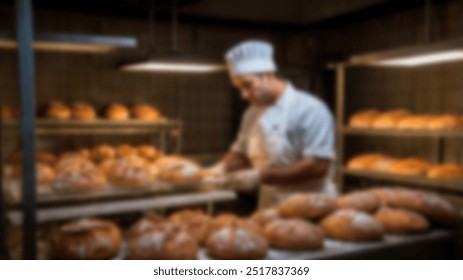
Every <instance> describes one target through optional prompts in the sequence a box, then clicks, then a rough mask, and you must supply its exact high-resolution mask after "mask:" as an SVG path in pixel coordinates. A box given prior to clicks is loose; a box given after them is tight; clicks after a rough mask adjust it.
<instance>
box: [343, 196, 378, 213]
mask: <svg viewBox="0 0 463 280" xmlns="http://www.w3.org/2000/svg"><path fill="white" fill-rule="evenodd" d="M379 206H380V204H379V200H378V199H377V198H376V196H375V195H373V194H372V193H370V192H368V191H356V192H352V193H348V194H345V195H342V196H340V197H338V198H337V199H336V208H338V209H354V210H357V211H361V212H367V213H372V212H374V211H376V210H377V209H378V208H379Z"/></svg>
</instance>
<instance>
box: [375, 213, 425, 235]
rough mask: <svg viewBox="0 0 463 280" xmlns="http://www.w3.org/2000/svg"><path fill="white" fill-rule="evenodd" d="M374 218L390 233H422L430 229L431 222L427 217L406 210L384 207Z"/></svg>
mask: <svg viewBox="0 0 463 280" xmlns="http://www.w3.org/2000/svg"><path fill="white" fill-rule="evenodd" d="M374 218H375V219H376V220H377V221H378V222H380V223H381V224H382V225H383V227H384V229H385V230H386V232H390V233H398V234H409V233H420V232H425V231H427V230H428V229H429V222H428V220H426V218H425V217H423V216H422V215H420V214H418V213H415V212H412V211H409V210H406V209H392V208H387V207H383V208H381V209H379V210H378V212H376V214H375V215H374Z"/></svg>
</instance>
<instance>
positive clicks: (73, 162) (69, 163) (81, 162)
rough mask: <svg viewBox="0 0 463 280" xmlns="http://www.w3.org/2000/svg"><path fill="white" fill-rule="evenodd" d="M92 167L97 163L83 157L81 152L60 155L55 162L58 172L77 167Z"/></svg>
mask: <svg viewBox="0 0 463 280" xmlns="http://www.w3.org/2000/svg"><path fill="white" fill-rule="evenodd" d="M84 166H85V167H86V168H89V169H90V168H92V167H94V166H95V165H94V164H93V163H92V162H91V161H89V160H88V159H86V158H85V157H83V156H82V155H81V154H80V153H66V154H62V155H60V157H59V159H58V161H57V162H56V164H55V171H56V172H62V171H65V170H69V169H70V170H73V169H76V168H82V167H84Z"/></svg>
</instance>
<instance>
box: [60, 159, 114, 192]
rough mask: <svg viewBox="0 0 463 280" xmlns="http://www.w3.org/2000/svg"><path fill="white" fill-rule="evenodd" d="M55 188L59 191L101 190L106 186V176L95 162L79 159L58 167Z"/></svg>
mask: <svg viewBox="0 0 463 280" xmlns="http://www.w3.org/2000/svg"><path fill="white" fill-rule="evenodd" d="M56 172H57V173H56V177H55V181H54V183H53V189H54V190H55V191H59V192H80V191H93V190H100V189H104V188H105V187H106V177H105V175H104V174H103V173H102V172H101V171H100V169H98V168H97V167H96V166H95V165H94V164H93V163H91V162H89V161H85V160H82V161H77V162H74V163H70V164H69V165H61V166H59V167H57V168H56Z"/></svg>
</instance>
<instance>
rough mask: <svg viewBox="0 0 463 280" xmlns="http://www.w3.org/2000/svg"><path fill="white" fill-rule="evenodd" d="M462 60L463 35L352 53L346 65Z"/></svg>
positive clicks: (402, 65)
mask: <svg viewBox="0 0 463 280" xmlns="http://www.w3.org/2000/svg"><path fill="white" fill-rule="evenodd" d="M461 60H463V37H460V38H455V39H453V40H449V41H443V42H437V43H429V44H423V45H418V46H411V47H406V48H400V49H392V50H386V51H382V52H375V53H367V54H361V55H354V56H352V57H351V58H350V59H349V62H348V63H347V64H348V65H373V66H375V65H376V66H398V67H414V66H420V65H429V64H437V63H445V62H454V61H461Z"/></svg>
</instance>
